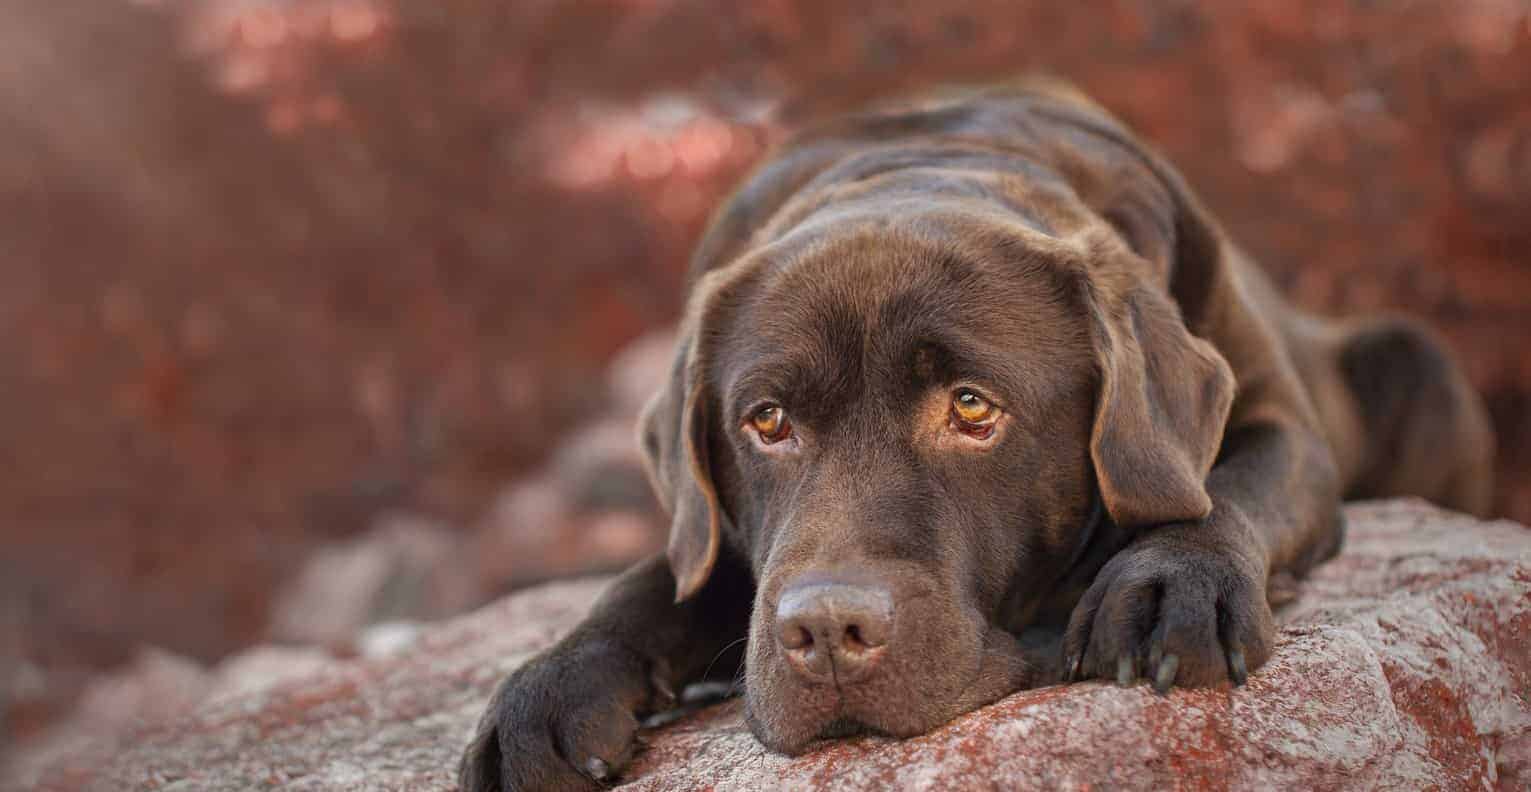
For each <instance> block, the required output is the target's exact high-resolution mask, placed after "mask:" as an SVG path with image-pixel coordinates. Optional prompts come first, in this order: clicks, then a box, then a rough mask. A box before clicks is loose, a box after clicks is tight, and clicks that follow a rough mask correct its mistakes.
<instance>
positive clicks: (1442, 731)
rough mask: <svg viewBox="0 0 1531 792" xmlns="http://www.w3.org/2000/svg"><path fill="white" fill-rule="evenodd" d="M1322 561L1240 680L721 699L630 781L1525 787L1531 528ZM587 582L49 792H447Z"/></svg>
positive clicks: (440, 632)
mask: <svg viewBox="0 0 1531 792" xmlns="http://www.w3.org/2000/svg"><path fill="white" fill-rule="evenodd" d="M1349 517H1350V525H1351V533H1350V537H1349V542H1348V545H1347V547H1346V550H1345V552H1344V553H1343V554H1342V555H1341V557H1340V558H1338V559H1336V560H1335V561H1333V562H1331V563H1329V564H1327V565H1325V566H1323V567H1322V568H1320V569H1319V570H1318V571H1317V572H1316V573H1315V574H1314V575H1313V577H1312V578H1311V579H1310V580H1308V581H1307V582H1305V583H1304V584H1303V585H1302V586H1301V587H1300V589H1299V591H1298V597H1297V599H1296V601H1295V602H1293V603H1291V604H1290V605H1288V606H1287V607H1285V608H1283V609H1282V611H1280V613H1279V616H1280V619H1281V622H1282V627H1281V634H1280V642H1279V645H1278V647H1277V650H1276V652H1275V655H1274V656H1273V658H1272V659H1271V661H1270V662H1269V663H1268V664H1267V665H1266V666H1265V667H1263V668H1261V669H1260V670H1259V671H1258V672H1257V673H1255V674H1254V675H1252V676H1251V678H1250V682H1249V685H1248V686H1247V687H1245V688H1241V689H1237V690H1231V689H1228V688H1226V687H1225V688H1222V689H1211V690H1195V691H1185V690H1177V691H1174V692H1172V693H1171V694H1170V695H1168V696H1157V695H1154V694H1153V693H1152V692H1151V691H1150V690H1149V689H1148V688H1146V687H1144V686H1138V687H1133V688H1119V687H1116V686H1114V685H1109V684H1103V683H1086V684H1079V685H1073V686H1068V687H1053V688H1044V689H1039V690H1032V691H1025V692H1022V693H1018V694H1016V695H1013V696H1010V697H1009V698H1007V699H1004V700H1003V701H1000V702H998V703H996V704H994V705H992V706H990V707H987V708H984V709H982V710H979V711H977V712H974V713H971V714H969V715H967V716H964V717H961V718H958V719H957V720H956V721H954V722H952V723H951V724H948V725H947V726H945V727H943V728H940V729H938V730H936V731H935V732H933V733H931V734H928V735H925V736H922V737H917V738H913V739H908V740H902V741H895V740H886V739H878V738H858V739H852V740H846V741H838V742H833V743H828V744H825V745H823V746H822V747H820V748H818V749H816V750H813V751H810V752H809V753H808V754H806V755H804V756H801V757H797V758H789V757H785V756H780V755H776V754H771V753H769V752H767V751H766V750H765V749H764V748H762V747H761V746H760V744H759V743H757V742H756V741H755V739H754V738H753V737H752V736H751V735H750V733H749V731H748V729H746V728H745V726H744V725H743V723H742V722H741V720H740V704H739V702H737V701H731V702H725V703H723V704H720V705H716V706H713V707H711V708H708V709H705V710H702V711H700V712H698V713H695V714H692V715H689V716H687V717H684V718H681V719H680V720H678V721H676V722H674V723H672V724H670V725H668V726H665V727H662V728H659V729H655V730H653V732H652V733H651V734H649V735H648V737H649V740H650V746H649V748H648V749H647V750H646V751H644V752H643V753H642V754H641V755H640V757H639V758H638V760H637V762H636V763H635V764H634V765H633V766H632V767H631V768H629V770H628V772H627V774H626V776H625V777H624V780H625V781H626V782H627V783H628V784H629V785H630V788H632V789H635V790H687V789H776V788H787V789H836V790H842V789H867V790H874V789H887V788H903V789H931V790H936V789H972V788H986V787H988V786H990V785H997V786H1000V787H1003V788H1018V787H1019V788H1038V789H1054V788H1083V787H1106V788H1142V789H1147V788H1159V787H1164V786H1167V785H1168V784H1169V783H1171V782H1174V783H1176V784H1179V785H1182V786H1185V787H1190V788H1223V787H1228V786H1233V787H1237V788H1261V789H1281V788H1306V789H1311V788H1318V789H1332V788H1358V789H1361V788H1364V789H1374V788H1407V789H1419V788H1427V787H1435V788H1453V789H1465V788H1493V787H1496V786H1497V787H1499V788H1505V789H1524V788H1526V786H1527V785H1528V784H1531V700H1528V696H1531V531H1528V530H1527V529H1526V528H1524V527H1521V526H1519V525H1516V524H1513V523H1508V522H1498V523H1480V522H1476V521H1474V520H1472V519H1469V518H1465V517H1461V516H1457V515H1453V514H1448V513H1444V512H1440V511H1437V510H1435V509H1433V508H1432V507H1429V506H1427V505H1424V504H1422V503H1418V502H1392V503H1375V504H1363V505H1357V506H1352V507H1350V508H1349ZM599 589H600V581H597V580H585V581H577V582H562V583H555V584H551V585H547V586H543V587H541V588H538V589H535V590H532V591H527V592H524V593H520V594H516V595H514V596H511V597H509V598H507V599H505V600H502V601H500V602H499V603H497V604H494V605H492V606H490V607H487V608H485V609H483V610H481V611H479V612H477V613H474V614H472V615H469V616H466V617H463V618H460V619H457V620H454V621H451V622H448V623H446V624H443V625H440V626H437V627H433V628H428V629H427V630H425V632H424V633H423V634H422V635H421V636H420V637H419V638H418V639H417V640H416V641H415V642H414V643H413V644H411V645H410V646H408V647H406V648H404V649H402V650H400V651H399V652H398V653H397V654H394V655H391V656H388V657H386V658H383V659H376V660H365V659H363V660H353V661H346V662H335V663H332V664H329V665H327V666H324V667H322V668H320V669H319V670H317V671H315V672H312V673H311V674H310V675H308V676H306V677H304V678H302V679H299V680H296V681H290V682H287V683H284V684H279V685H277V686H275V687H272V688H268V689H265V690H262V691H259V692H256V693H252V694H249V695H245V696H236V697H232V698H217V699H215V700H213V701H211V702H209V703H207V704H205V705H204V706H202V707H201V708H200V709H198V710H197V711H195V712H194V713H193V714H191V715H189V716H186V717H183V718H181V719H179V720H175V721H171V722H167V723H162V724H159V725H154V726H149V727H146V728H144V729H142V730H141V731H139V732H138V733H137V734H136V735H135V736H134V738H133V740H132V741H131V744H130V745H129V746H128V747H127V748H126V749H125V750H123V751H121V752H120V753H118V754H117V755H115V756H114V757H111V758H110V759H107V760H105V761H102V760H101V757H100V756H99V755H97V756H95V757H94V758H92V759H91V760H90V761H84V760H80V761H77V762H75V763H74V765H75V766H73V767H69V766H60V767H57V768H56V769H55V770H54V772H53V773H52V774H51V775H50V776H49V777H48V779H47V780H46V781H45V783H44V786H43V788H44V789H63V788H75V787H85V788H92V789H94V788H99V789H208V790H224V789H228V790H233V789H251V788H264V787H267V786H278V785H279V786H282V787H283V788H287V789H347V790H354V789H413V790H448V789H451V788H453V783H454V782H453V777H452V776H453V768H454V765H455V762H456V759H457V754H458V751H459V750H460V749H461V747H462V745H463V743H464V742H465V741H466V740H467V738H468V736H469V734H470V732H471V730H472V727H473V724H474V721H475V719H476V718H477V716H478V713H479V711H480V709H481V708H482V706H483V704H484V701H485V698H486V696H487V695H488V693H489V691H490V689H491V688H492V687H493V685H494V684H495V682H496V681H497V680H498V679H499V678H500V677H501V676H503V675H504V674H505V673H507V672H508V671H510V670H511V669H512V668H514V667H516V666H517V665H518V664H519V663H521V662H523V661H524V660H525V659H526V658H527V657H529V656H530V655H531V654H532V653H533V652H535V651H536V650H538V649H539V648H541V647H543V646H546V645H547V644H548V643H550V642H551V641H553V640H554V639H556V638H557V636H558V635H560V634H561V633H562V632H564V631H565V630H567V629H568V628H569V627H570V626H571V625H572V624H574V623H575V622H576V621H577V620H578V619H579V618H580V616H581V615H582V614H583V612H584V611H585V609H586V608H587V607H588V606H589V604H590V602H591V601H592V600H593V598H594V597H595V595H596V594H597V592H598V591H599Z"/></svg>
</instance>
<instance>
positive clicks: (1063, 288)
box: [463, 83, 1492, 790]
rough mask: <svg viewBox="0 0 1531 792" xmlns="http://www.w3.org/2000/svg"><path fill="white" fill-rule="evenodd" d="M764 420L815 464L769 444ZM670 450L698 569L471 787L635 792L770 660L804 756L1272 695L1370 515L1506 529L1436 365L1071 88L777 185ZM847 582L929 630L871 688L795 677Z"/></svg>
mask: <svg viewBox="0 0 1531 792" xmlns="http://www.w3.org/2000/svg"><path fill="white" fill-rule="evenodd" d="M967 386H971V387H976V388H978V389H979V390H981V391H982V392H983V393H984V395H985V396H986V397H988V398H990V399H991V400H992V401H993V402H994V403H995V404H997V405H998V406H999V407H1000V408H1001V409H1002V410H1003V415H1002V417H1001V418H1000V419H999V420H998V421H997V422H996V423H995V426H994V432H993V435H992V436H991V437H989V438H987V439H984V440H974V439H973V437H971V436H969V435H965V434H963V433H961V432H958V431H956V430H955V429H954V425H953V424H951V423H949V421H948V420H947V419H948V405H949V404H950V399H951V394H952V393H953V392H954V389H955V388H958V387H967ZM763 402H769V403H774V404H780V405H782V406H783V408H784V409H785V410H786V414H787V415H789V416H790V417H791V420H792V427H793V430H792V435H791V437H790V438H789V439H788V440H787V441H784V442H781V443H776V444H765V443H763V442H762V441H760V440H759V439H758V438H757V437H756V436H755V435H752V434H751V431H752V430H750V428H749V426H750V423H749V421H750V415H751V414H752V413H751V411H752V410H754V409H756V407H757V406H758V405H760V404H761V403H763ZM642 442H643V446H644V449H645V451H646V453H647V456H648V458H649V459H650V461H651V463H652V465H651V472H652V474H653V480H654V485H655V488H656V490H657V491H658V492H659V494H660V497H661V499H662V500H663V501H664V503H665V505H666V506H667V507H668V508H669V509H670V511H671V514H672V516H673V526H672V531H671V538H670V545H669V549H668V552H667V554H666V556H665V557H664V558H656V559H652V560H650V561H648V562H645V563H644V564H641V565H639V566H638V567H636V568H634V569H633V570H632V571H630V572H629V573H628V574H626V575H624V576H623V578H621V579H620V580H618V581H617V582H616V583H615V584H614V585H613V587H612V589H611V590H610V591H609V592H608V593H607V594H606V596H605V597H604V598H603V599H602V601H601V603H600V604H599V605H597V607H596V608H595V611H594V612H593V613H592V614H591V616H590V617H589V619H587V621H586V622H585V623H584V624H583V625H581V627H580V628H579V629H577V630H576V631H575V632H574V633H573V634H572V635H570V636H568V637H566V638H565V639H564V640H563V641H561V642H560V643H559V644H558V645H557V646H556V647H554V648H553V649H552V650H550V651H549V652H548V653H546V654H544V655H542V656H540V657H538V658H537V659H535V660H533V661H531V662H529V663H528V664H526V665H525V666H524V667H523V668H522V669H520V670H519V671H517V672H516V674H515V675H513V676H512V677H511V678H510V679H509V680H507V682H506V684H505V685H504V686H502V688H501V689H500V691H499V692H498V693H497V695H496V697H495V700H494V701H493V702H492V703H491V705H490V707H489V710H488V711H487V712H486V714H485V717H484V720H483V722H482V724H481V726H480V731H479V735H478V737H477V738H476V740H475V741H474V743H473V745H472V746H470V748H469V751H468V753H467V755H466V756H465V757H464V763H463V783H464V787H465V788H466V789H472V790H478V789H499V788H515V789H564V788H588V787H591V786H592V785H593V784H594V783H595V782H596V781H598V780H604V779H605V778H607V777H609V776H610V775H611V774H614V773H616V772H618V771H619V770H620V768H621V766H622V764H623V763H624V762H625V761H626V759H627V758H628V756H629V755H630V752H631V749H632V745H633V738H634V734H635V730H636V728H637V718H638V717H641V716H642V715H644V714H647V713H649V712H653V711H656V710H659V709H663V708H664V707H666V706H669V705H670V704H671V703H672V702H673V699H672V697H671V696H670V694H669V691H670V690H671V689H673V688H675V687H677V686H679V685H682V684H684V683H687V682H690V681H693V680H695V679H696V678H697V677H698V675H699V674H702V673H704V672H705V670H706V668H707V667H708V666H709V665H710V664H712V663H713V661H714V660H716V659H717V657H718V656H719V654H720V653H726V651H727V650H728V649H729V648H730V644H731V642H734V641H735V640H736V639H738V638H740V637H742V636H745V635H747V636H748V641H747V648H745V649H744V652H743V653H744V655H745V658H746V662H745V669H746V670H745V677H744V678H745V696H746V705H747V707H746V710H747V720H748V722H749V724H750V727H751V728H752V729H753V730H754V732H755V734H756V735H757V736H759V737H760V739H761V740H762V741H764V742H765V743H766V744H767V745H769V746H771V747H773V748H776V749H778V750H782V751H786V752H797V751H800V750H802V749H804V748H805V747H806V746H807V745H809V744H810V743H811V742H812V741H814V740H816V739H820V738H823V737H826V736H833V735H837V734H841V733H844V732H845V731H846V730H847V729H865V730H870V731H875V732H881V733H886V734H892V735H899V736H902V735H910V734H917V733H920V732H923V731H926V730H928V729H931V728H933V727H935V726H938V725H940V724H941V723H944V722H945V721H947V720H949V719H950V718H952V717H954V716H956V715H958V714H961V713H963V712H966V711H968V710H971V709H973V708H976V707H978V706H982V705H983V704H985V703H988V702H990V701H993V700H995V699H997V698H999V697H1001V696H1004V695H1006V694H1007V693H1009V692H1011V691H1014V690H1016V689H1019V688H1021V687H1025V686H1030V685H1036V684H1045V683H1048V682H1052V681H1056V680H1058V679H1059V678H1065V679H1081V678H1089V677H1107V678H1116V679H1120V680H1121V681H1122V682H1123V683H1127V682H1131V681H1132V680H1134V679H1138V678H1147V679H1149V680H1150V681H1152V682H1153V683H1154V684H1155V686H1156V687H1158V688H1160V689H1164V688H1167V687H1168V686H1170V685H1172V684H1174V685H1183V686H1196V685H1210V684H1215V683H1218V682H1220V681H1222V680H1225V679H1230V678H1231V679H1232V680H1233V681H1234V682H1235V683H1242V682H1243V679H1244V676H1245V674H1246V673H1247V672H1248V671H1252V670H1254V669H1256V668H1258V667H1259V666H1260V664H1261V663H1263V662H1264V661H1265V659H1266V658H1267V657H1268V656H1269V654H1270V650H1271V644H1272V641H1273V640H1274V631H1273V626H1272V620H1271V614H1270V608H1269V606H1268V604H1267V595H1266V592H1267V583H1268V581H1269V580H1270V578H1271V577H1272V576H1273V575H1279V576H1296V577H1301V576H1302V575H1304V574H1305V573H1306V572H1307V571H1308V570H1309V569H1311V568H1312V566H1313V565H1315V564H1317V563H1319V562H1320V561H1322V560H1324V559H1326V558H1328V557H1330V556H1332V555H1333V554H1334V553H1335V552H1337V550H1338V548H1339V547H1340V544H1341V541H1342V537H1343V523H1342V518H1341V515H1340V511H1339V504H1340V500H1341V497H1342V496H1347V495H1348V496H1368V497H1371V496H1387V495H1404V494H1412V495H1418V496H1422V497H1427V498H1432V499H1434V500H1436V501H1438V502H1440V503H1442V504H1444V505H1447V506H1451V507H1454V508H1458V509H1462V510H1465V511H1469V512H1474V513H1481V512H1482V511H1483V510H1484V509H1485V508H1486V506H1487V501H1488V495H1489V480H1490V479H1489V467H1488V465H1489V460H1490V458H1491V457H1492V438H1491V436H1490V435H1489V432H1488V429H1487V424H1486V421H1485V419H1484V414H1483V409H1482V407H1481V405H1480V404H1479V402H1478V399H1477V397H1476V396H1475V395H1474V394H1473V393H1472V391H1471V390H1470V388H1469V387H1468V386H1467V385H1466V383H1465V380H1464V379H1463V377H1462V375H1461V373H1460V372H1459V371H1458V369H1457V367H1456V366H1455V365H1454V364H1453V363H1452V362H1451V359H1450V357H1449V356H1448V355H1447V354H1446V353H1445V352H1444V351H1443V349H1442V347H1441V346H1440V345H1439V344H1438V343H1437V342H1436V341H1435V340H1434V339H1433V338H1432V337H1431V336H1430V335H1428V334H1427V333H1425V332H1424V331H1422V330H1420V329H1419V328H1417V327H1415V326H1413V325H1411V324H1408V323H1407V322H1404V321H1401V320H1395V319H1390V320H1364V321H1356V322H1350V323H1344V324H1334V323H1330V322H1326V321H1323V320H1320V319H1317V318H1314V317H1311V316H1308V315H1305V314H1302V313H1299V312H1298V311H1296V310H1294V309H1293V308H1291V307H1290V306H1288V305H1287V304H1286V303H1284V302H1283V301H1282V299H1281V297H1280V296H1279V295H1278V294H1277V293H1276V291H1275V290H1274V289H1273V288H1272V287H1271V285H1270V284H1269V283H1268V281H1267V280H1266V278H1265V276H1264V275H1263V274H1262V273H1261V272H1260V271H1259V269H1258V268H1257V267H1256V266H1255V265H1254V264H1253V263H1252V262H1251V261H1250V260H1249V258H1248V257H1246V256H1245V255H1244V254H1243V253H1242V252H1241V251H1240V250H1239V249H1238V248H1237V247H1236V246H1234V245H1233V244H1232V243H1231V242H1230V241H1229V240H1228V239H1227V237H1226V236H1225V234H1224V233H1223V231H1222V230H1221V229H1220V228H1219V227H1218V226H1217V224H1216V222H1215V220H1214V219H1213V218H1212V216H1211V215H1210V214H1209V213H1208V212H1207V211H1206V210H1205V208H1204V207H1202V206H1201V204H1200V203H1199V201H1198V200H1197V198H1196V197H1195V196H1194V195H1193V194H1192V193H1191V192H1190V190H1189V189H1188V188H1187V187H1186V186H1185V185H1184V184H1183V183H1182V181H1181V179H1180V177H1179V176H1178V175H1177V174H1176V173H1175V172H1174V171H1173V170H1172V169H1171V168H1170V167H1169V166H1168V165H1166V164H1165V163H1164V162H1162V161H1161V160H1160V159H1159V158H1158V157H1157V156H1155V155H1154V154H1153V153H1151V152H1150V151H1149V150H1148V149H1147V148H1146V147H1144V146H1143V145H1142V144H1140V143H1139V142H1137V141H1136V140H1135V139H1134V138H1133V137H1132V136H1131V135H1130V134H1129V133H1127V132H1126V131H1125V130H1124V129H1123V128H1122V127H1121V126H1120V125H1119V124H1118V123H1117V122H1116V121H1114V120H1113V119H1112V118H1110V117H1109V116H1108V115H1107V114H1106V113H1105V112H1104V111H1102V110H1101V109H1100V108H1098V107H1096V106H1094V105H1093V104H1091V103H1090V102H1089V101H1088V100H1087V99H1084V98H1083V97H1081V96H1080V95H1078V94H1077V93H1076V92H1074V91H1072V89H1069V88H1067V87H1064V86H1059V85H1056V84H1045V83H1026V84H1020V85H1009V86H1002V87H999V88H991V89H982V90H976V91H970V92H966V93H964V94H962V95H948V96H945V97H934V98H926V99H922V100H916V101H910V102H905V103H903V104H901V105H897V106H887V107H882V108H875V109H873V110H870V111H868V112H866V113H863V114H860V115H855V116H850V117H846V118H841V119H837V120H834V121H831V122H829V123H826V124H823V125H820V126H818V127H815V128H812V129H809V130H807V131H805V132H803V133H802V134H800V135H799V136H797V137H796V138H794V139H793V140H792V141H791V142H789V143H788V144H787V145H786V146H785V147H783V148H782V150H780V151H779V152H777V154H776V155H775V156H774V157H773V158H772V159H771V160H770V161H768V162H767V163H766V164H765V165H763V166H762V167H761V168H760V169H759V170H758V171H757V172H756V173H755V174H754V175H753V176H752V177H751V178H750V179H749V180H748V181H747V182H746V183H745V184H744V185H743V186H742V187H741V188H740V190H739V191H738V193H736V195H735V196H734V198H733V199H732V200H731V201H730V202H729V203H728V204H727V205H726V206H725V207H724V208H723V209H722V211H720V212H719V214H718V216H717V218H716V219H715V221H714V223H713V225H712V226H711V228H710V229H709V231H708V233H707V234H706V236H705V237H704V239H703V240H702V241H701V243H700V244H699V245H698V248H697V252H696V257H695V259H694V263H693V288H692V293H691V299H690V302H689V308H688V311H687V316H686V319H685V321H684V325H683V332H682V338H681V341H680V343H679V349H678V354H677V356H676V363H675V369H674V372H673V376H672V382H671V384H670V386H669V387H668V388H666V389H665V391H664V392H662V393H661V394H659V396H657V397H656V399H655V401H654V402H653V404H652V405H651V406H650V409H649V410H648V411H647V412H646V414H645V416H644V418H643V426H642ZM821 579H833V580H838V581H842V582H843V581H850V582H852V583H855V584H856V585H862V584H866V585H873V586H876V587H878V591H880V592H885V593H886V594H887V595H888V596H890V597H891V600H890V601H891V602H894V603H896V616H895V617H894V618H893V621H892V623H891V627H890V630H889V638H888V641H887V644H886V646H883V647H881V648H880V649H879V650H878V654H877V655H876V656H877V658H879V659H878V660H877V663H876V666H875V668H874V669H873V670H872V671H871V672H870V673H867V674H865V675H858V676H857V677H856V678H855V680H854V682H851V681H847V682H845V683H844V684H842V683H841V681H840V680H839V679H838V677H836V678H835V681H834V684H825V683H824V681H823V680H822V679H816V678H812V677H809V676H805V675H804V674H803V673H800V672H799V671H798V670H794V669H795V667H794V665H793V664H792V663H788V662H785V661H784V656H783V648H782V645H781V641H780V640H779V639H778V637H777V635H778V633H777V626H778V625H776V623H775V618H774V614H775V613H776V609H777V603H778V600H779V599H780V598H781V593H782V591H783V590H784V588H787V587H791V586H793V585H794V584H796V583H799V582H801V581H803V580H821ZM868 581H870V582H868ZM826 590H827V589H826ZM735 662H736V661H735ZM725 665H729V663H728V661H727V660H725Z"/></svg>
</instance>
